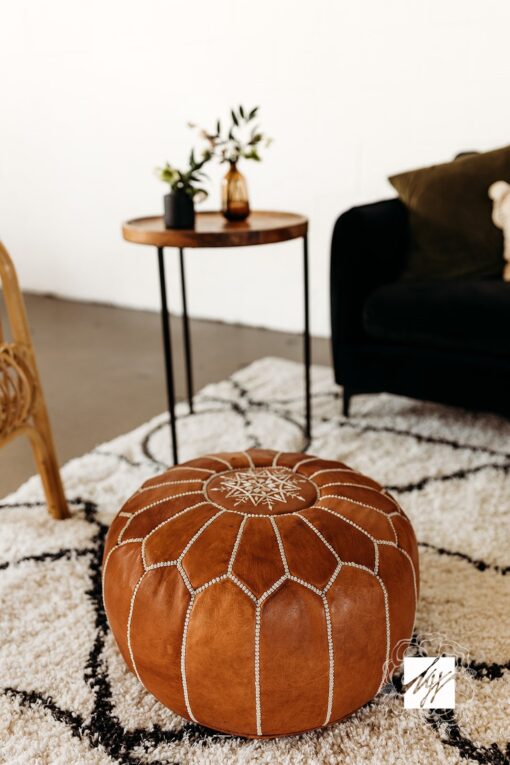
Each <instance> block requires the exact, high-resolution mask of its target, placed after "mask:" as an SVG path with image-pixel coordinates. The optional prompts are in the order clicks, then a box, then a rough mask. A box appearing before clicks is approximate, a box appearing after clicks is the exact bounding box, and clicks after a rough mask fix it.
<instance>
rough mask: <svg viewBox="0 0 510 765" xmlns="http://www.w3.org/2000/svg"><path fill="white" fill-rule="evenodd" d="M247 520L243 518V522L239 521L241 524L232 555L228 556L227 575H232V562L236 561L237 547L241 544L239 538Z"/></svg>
mask: <svg viewBox="0 0 510 765" xmlns="http://www.w3.org/2000/svg"><path fill="white" fill-rule="evenodd" d="M247 520H248V519H247V518H246V517H245V518H243V520H242V521H241V523H240V525H239V529H238V530H237V536H236V541H235V542H234V546H233V548H232V553H231V555H230V560H229V562H228V569H227V573H228V574H232V569H233V567H234V561H235V559H236V555H237V551H238V550H239V545H240V543H241V537H242V535H243V531H244V527H245V526H246V521H247Z"/></svg>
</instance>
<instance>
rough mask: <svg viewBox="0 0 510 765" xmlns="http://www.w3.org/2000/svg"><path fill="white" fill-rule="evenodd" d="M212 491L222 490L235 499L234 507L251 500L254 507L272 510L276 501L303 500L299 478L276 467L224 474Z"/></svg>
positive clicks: (227, 496) (226, 495) (228, 496)
mask: <svg viewBox="0 0 510 765" xmlns="http://www.w3.org/2000/svg"><path fill="white" fill-rule="evenodd" d="M213 491H224V492H225V497H226V498H227V499H228V498H233V499H235V500H236V502H235V506H236V507H237V506H238V505H241V504H245V503H247V502H251V504H252V505H254V506H255V507H257V506H258V505H266V506H267V507H268V508H269V510H272V509H273V505H274V504H275V503H276V502H283V503H285V504H286V503H287V502H288V501H289V499H300V500H302V501H303V500H304V497H302V496H301V495H300V493H299V492H300V486H299V478H298V477H297V476H295V475H291V474H289V471H288V470H282V469H280V470H279V469H278V468H262V469H260V468H259V469H258V470H243V471H238V472H236V473H234V475H232V476H225V478H223V480H222V482H221V486H220V487H218V488H216V489H213Z"/></svg>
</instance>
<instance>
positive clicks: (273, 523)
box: [269, 515, 290, 575]
mask: <svg viewBox="0 0 510 765" xmlns="http://www.w3.org/2000/svg"><path fill="white" fill-rule="evenodd" d="M269 520H270V521H271V526H272V527H273V531H274V534H275V537H276V541H277V543H278V549H279V551H280V558H281V559H282V563H283V570H284V571H285V573H286V574H287V575H289V573H290V572H289V564H288V563H287V558H286V557H285V549H284V547H283V542H282V538H281V536H280V529H279V528H278V526H277V525H276V521H275V519H274V515H272V516H270V518H269Z"/></svg>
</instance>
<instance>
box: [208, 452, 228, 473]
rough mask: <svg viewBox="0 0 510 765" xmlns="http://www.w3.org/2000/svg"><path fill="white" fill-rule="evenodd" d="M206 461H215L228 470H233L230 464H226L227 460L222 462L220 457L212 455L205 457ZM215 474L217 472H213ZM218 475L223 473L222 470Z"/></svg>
mask: <svg viewBox="0 0 510 765" xmlns="http://www.w3.org/2000/svg"><path fill="white" fill-rule="evenodd" d="M207 459H209V460H216V462H221V464H222V465H226V466H227V468H228V469H229V470H234V468H233V466H232V465H231V464H230V462H227V460H224V459H223V458H222V457H216V455H215V456H213V455H212V454H209V455H207ZM214 472H217V471H214ZM219 472H220V473H223V472H224V471H223V470H220V471H219Z"/></svg>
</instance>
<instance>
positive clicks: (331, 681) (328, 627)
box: [322, 595, 335, 725]
mask: <svg viewBox="0 0 510 765" xmlns="http://www.w3.org/2000/svg"><path fill="white" fill-rule="evenodd" d="M322 603H323V605H324V616H325V617H326V634H327V639H328V658H329V675H328V680H329V682H328V705H327V711H326V717H325V719H324V725H327V724H328V723H329V721H330V720H331V712H332V710H333V693H334V689H335V653H334V645H333V636H332V629H331V616H330V613H329V604H328V601H327V598H326V596H325V595H323V596H322Z"/></svg>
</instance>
